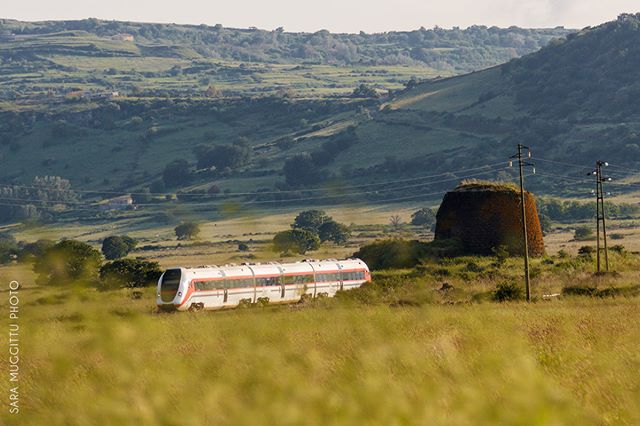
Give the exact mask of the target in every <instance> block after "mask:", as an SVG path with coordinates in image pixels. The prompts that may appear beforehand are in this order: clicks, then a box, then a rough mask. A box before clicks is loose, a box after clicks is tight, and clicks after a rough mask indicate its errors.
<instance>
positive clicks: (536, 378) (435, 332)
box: [0, 284, 640, 425]
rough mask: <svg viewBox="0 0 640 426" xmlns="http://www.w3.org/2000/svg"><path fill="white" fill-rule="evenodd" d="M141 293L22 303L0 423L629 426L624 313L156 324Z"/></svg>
mask: <svg viewBox="0 0 640 426" xmlns="http://www.w3.org/2000/svg"><path fill="white" fill-rule="evenodd" d="M389 285H390V286H392V287H393V284H389ZM153 293H154V292H153V289H148V290H147V291H146V292H145V295H144V297H143V299H140V300H136V299H133V298H131V297H129V296H130V294H129V293H128V292H126V291H124V290H123V291H114V292H104V293H99V292H97V291H94V290H82V291H65V290H60V289H28V290H24V294H23V297H22V299H23V307H22V308H23V319H22V337H23V340H22V347H21V354H22V367H21V374H22V376H21V382H20V392H21V395H22V397H21V398H22V401H21V403H22V409H21V414H20V415H19V417H8V415H7V414H6V411H5V412H3V413H2V421H3V422H4V423H6V424H50V425H91V424H100V425H124V424H138V425H139V424H164V425H174V424H176V425H177V424H234V425H238V424H239V425H242V424H252V425H253V424H353V423H357V424H470V423H474V424H478V423H480V424H494V423H507V424H565V423H572V424H600V423H606V424H618V423H638V422H640V404H639V401H640V398H638V389H640V373H639V371H640V368H639V367H640V331H639V330H638V327H637V326H636V324H637V323H638V322H639V321H640V309H638V305H639V303H638V301H639V300H638V298H629V299H622V298H618V299H605V300H602V299H589V298H574V299H566V300H563V301H554V302H539V303H536V304H532V305H526V304H524V303H508V304H494V303H484V304H460V305H457V306H443V305H440V304H436V303H431V304H423V305H422V306H419V307H415V306H413V307H396V308H394V307H390V306H389V304H387V303H386V301H384V303H382V300H383V299H381V298H379V299H376V300H377V301H378V302H377V303H376V302H375V300H374V301H372V302H371V303H362V302H361V301H359V300H358V299H357V297H341V298H337V299H334V300H323V301H320V302H318V303H315V304H311V305H302V306H292V307H267V308H254V309H246V310H235V311H228V312H217V313H209V312H204V313H197V314H191V313H184V314H157V313H155V310H154V307H153V304H152V300H153V295H154V294H153ZM60 294H62V297H56V295H60ZM393 306H399V305H397V304H396V305H393ZM400 306H402V305H400ZM0 360H1V361H0V363H2V364H0V366H1V367H2V369H3V370H5V371H6V368H5V367H6V365H5V362H6V360H5V357H2V358H0ZM7 386H8V383H7V381H6V380H3V381H0V388H1V389H0V392H2V394H3V395H7V393H8V390H7Z"/></svg>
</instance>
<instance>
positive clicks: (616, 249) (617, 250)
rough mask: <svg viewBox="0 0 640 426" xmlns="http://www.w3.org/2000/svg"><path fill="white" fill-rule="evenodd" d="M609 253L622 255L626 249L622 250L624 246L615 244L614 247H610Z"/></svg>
mask: <svg viewBox="0 0 640 426" xmlns="http://www.w3.org/2000/svg"><path fill="white" fill-rule="evenodd" d="M611 251H613V252H615V253H618V254H623V253H624V252H626V249H625V248H624V246H623V245H622V244H616V245H614V246H611Z"/></svg>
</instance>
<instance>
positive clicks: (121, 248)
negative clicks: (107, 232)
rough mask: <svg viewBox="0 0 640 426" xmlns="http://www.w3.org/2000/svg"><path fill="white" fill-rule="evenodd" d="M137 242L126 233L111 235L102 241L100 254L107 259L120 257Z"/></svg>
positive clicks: (126, 253) (127, 252)
mask: <svg viewBox="0 0 640 426" xmlns="http://www.w3.org/2000/svg"><path fill="white" fill-rule="evenodd" d="M137 243H138V242H137V241H136V240H134V239H133V238H131V237H128V236H126V235H123V236H117V235H113V236H111V237H107V238H105V239H104V240H103V241H102V254H104V257H105V259H107V260H114V259H120V258H121V257H125V256H126V255H128V254H129V252H131V250H133V249H134V248H135V246H136V244H137Z"/></svg>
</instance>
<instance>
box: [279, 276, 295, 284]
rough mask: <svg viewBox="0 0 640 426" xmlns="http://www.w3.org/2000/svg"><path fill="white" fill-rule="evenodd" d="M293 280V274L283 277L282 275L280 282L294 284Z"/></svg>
mask: <svg viewBox="0 0 640 426" xmlns="http://www.w3.org/2000/svg"><path fill="white" fill-rule="evenodd" d="M294 280H295V278H294V276H293V275H285V276H284V277H282V283H283V284H284V285H289V284H295V282H294Z"/></svg>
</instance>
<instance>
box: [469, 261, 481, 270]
mask: <svg viewBox="0 0 640 426" xmlns="http://www.w3.org/2000/svg"><path fill="white" fill-rule="evenodd" d="M465 269H466V270H467V272H482V271H483V270H484V268H482V267H481V266H480V265H478V264H477V263H476V262H473V261H471V262H469V263H467V266H465Z"/></svg>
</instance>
